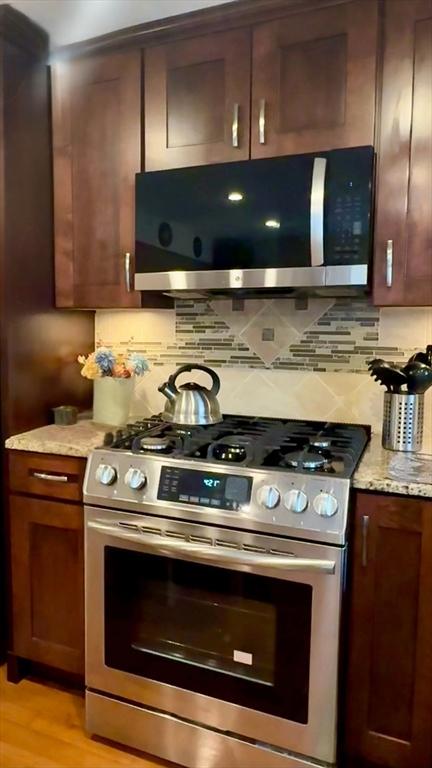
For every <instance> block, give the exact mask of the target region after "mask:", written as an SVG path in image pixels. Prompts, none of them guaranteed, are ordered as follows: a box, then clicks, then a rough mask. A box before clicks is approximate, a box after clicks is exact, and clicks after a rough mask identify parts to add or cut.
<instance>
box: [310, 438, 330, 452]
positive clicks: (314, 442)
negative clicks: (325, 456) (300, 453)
mask: <svg viewBox="0 0 432 768" xmlns="http://www.w3.org/2000/svg"><path fill="white" fill-rule="evenodd" d="M309 445H310V446H311V448H316V449H318V451H321V450H329V449H330V448H331V440H330V438H329V437H314V438H312V439H310V440H309Z"/></svg>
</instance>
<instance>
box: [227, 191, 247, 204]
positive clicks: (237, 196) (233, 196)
mask: <svg viewBox="0 0 432 768" xmlns="http://www.w3.org/2000/svg"><path fill="white" fill-rule="evenodd" d="M228 200H229V201H230V202H231V203H239V202H240V200H243V194H242V193H241V192H230V193H229V194H228Z"/></svg>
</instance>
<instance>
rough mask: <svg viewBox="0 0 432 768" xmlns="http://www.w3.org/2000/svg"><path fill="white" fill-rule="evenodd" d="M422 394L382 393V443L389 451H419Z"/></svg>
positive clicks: (421, 441)
mask: <svg viewBox="0 0 432 768" xmlns="http://www.w3.org/2000/svg"><path fill="white" fill-rule="evenodd" d="M423 414H424V395H409V394H399V395H397V394H394V393H392V392H385V394H384V420H383V431H382V445H383V448H387V449H388V450H390V451H420V450H421V447H422V443H423Z"/></svg>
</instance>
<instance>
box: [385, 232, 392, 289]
mask: <svg viewBox="0 0 432 768" xmlns="http://www.w3.org/2000/svg"><path fill="white" fill-rule="evenodd" d="M392 284H393V240H387V248H386V286H387V288H391V287H392Z"/></svg>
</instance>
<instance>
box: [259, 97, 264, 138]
mask: <svg viewBox="0 0 432 768" xmlns="http://www.w3.org/2000/svg"><path fill="white" fill-rule="evenodd" d="M265 113H266V101H265V99H260V105H259V117H258V136H259V143H260V144H265V127H266V125H265V122H266V114H265Z"/></svg>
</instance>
